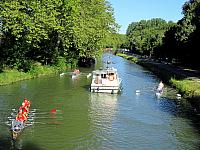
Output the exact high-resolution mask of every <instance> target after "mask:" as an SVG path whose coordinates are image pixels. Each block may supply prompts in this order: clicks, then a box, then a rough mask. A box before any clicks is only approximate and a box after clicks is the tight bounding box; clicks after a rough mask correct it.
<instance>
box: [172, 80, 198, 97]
mask: <svg viewBox="0 0 200 150" xmlns="http://www.w3.org/2000/svg"><path fill="white" fill-rule="evenodd" d="M170 82H171V84H172V85H173V86H175V87H176V88H177V89H178V90H179V91H180V92H181V93H182V94H184V96H185V97H188V98H193V97H199V96H200V82H198V81H195V80H191V79H183V80H176V79H171V81H170Z"/></svg>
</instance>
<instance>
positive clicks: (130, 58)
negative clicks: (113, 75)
mask: <svg viewBox="0 0 200 150" xmlns="http://www.w3.org/2000/svg"><path fill="white" fill-rule="evenodd" d="M116 55H117V56H120V57H123V58H125V59H127V60H130V61H131V62H133V63H136V62H138V58H136V57H133V56H129V55H126V54H122V53H117V54H116Z"/></svg>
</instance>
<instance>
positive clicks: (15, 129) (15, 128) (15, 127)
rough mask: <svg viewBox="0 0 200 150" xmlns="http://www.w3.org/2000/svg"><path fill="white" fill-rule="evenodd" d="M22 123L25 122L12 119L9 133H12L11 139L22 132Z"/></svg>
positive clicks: (14, 138)
mask: <svg viewBox="0 0 200 150" xmlns="http://www.w3.org/2000/svg"><path fill="white" fill-rule="evenodd" d="M24 123H25V122H21V121H16V120H13V121H12V128H11V134H12V139H13V140H16V139H17V137H18V136H19V135H20V133H21V132H22V130H23V129H24Z"/></svg>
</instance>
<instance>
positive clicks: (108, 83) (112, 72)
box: [90, 67, 122, 94]
mask: <svg viewBox="0 0 200 150" xmlns="http://www.w3.org/2000/svg"><path fill="white" fill-rule="evenodd" d="M121 82H122V80H121V78H119V76H118V72H117V69H115V68H113V67H112V68H109V67H106V69H100V70H95V71H93V72H92V83H91V86H90V91H91V92H96V93H111V94H114V93H119V92H120V91H121Z"/></svg>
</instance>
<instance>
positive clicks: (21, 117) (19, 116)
mask: <svg viewBox="0 0 200 150" xmlns="http://www.w3.org/2000/svg"><path fill="white" fill-rule="evenodd" d="M27 119H28V117H27V116H26V115H25V114H24V112H19V113H18V114H17V116H16V118H15V120H16V121H20V122H24V121H26V120H27Z"/></svg>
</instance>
